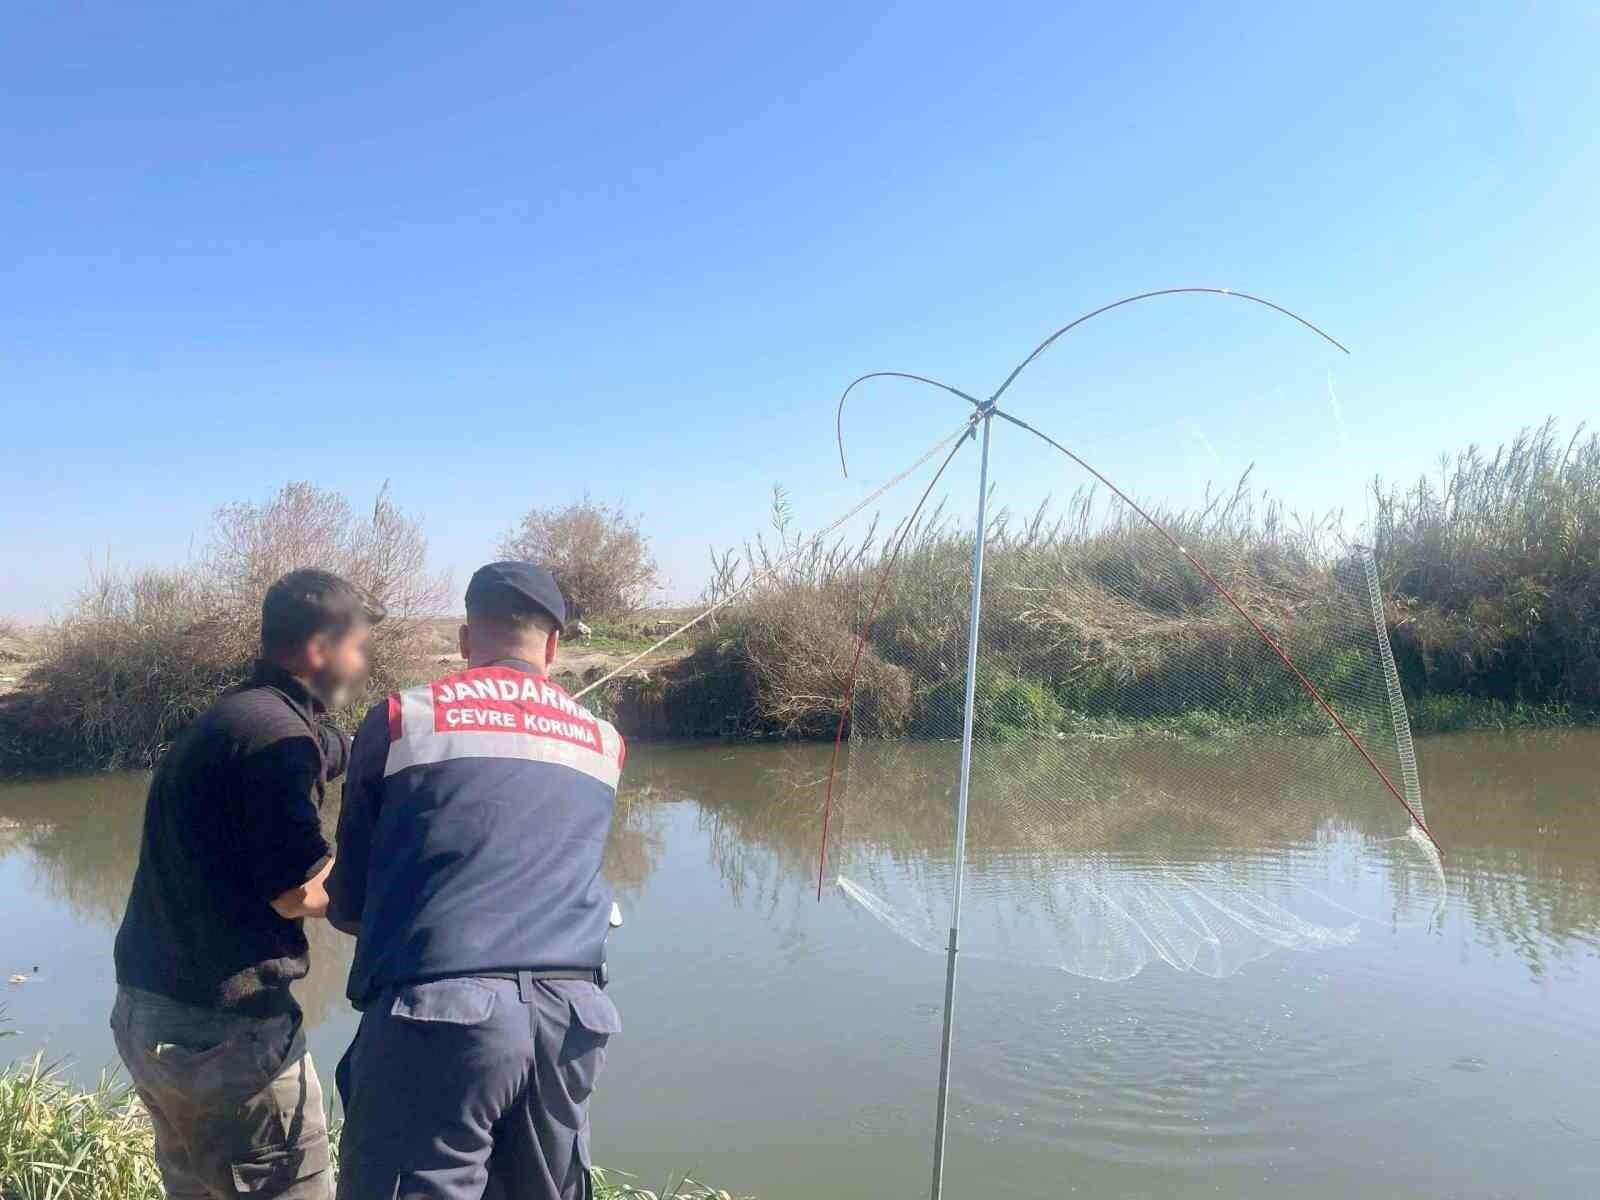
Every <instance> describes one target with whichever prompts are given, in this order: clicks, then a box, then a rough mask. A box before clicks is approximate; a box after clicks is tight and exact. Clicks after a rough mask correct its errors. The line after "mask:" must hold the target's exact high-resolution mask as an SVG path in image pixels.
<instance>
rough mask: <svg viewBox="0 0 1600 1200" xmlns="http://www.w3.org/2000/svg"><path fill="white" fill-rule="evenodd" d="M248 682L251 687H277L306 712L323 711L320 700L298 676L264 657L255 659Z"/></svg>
mask: <svg viewBox="0 0 1600 1200" xmlns="http://www.w3.org/2000/svg"><path fill="white" fill-rule="evenodd" d="M250 683H251V685H252V686H253V687H271V688H277V689H278V691H280V692H282V693H283V694H284V695H285V696H287V697H288V698H289V700H290V701H291V702H292V703H293V704H294V705H295V706H296V707H298V708H303V709H305V710H306V711H307V712H311V713H320V712H322V711H323V704H322V701H321V700H319V699H318V698H317V697H316V696H315V695H314V694H312V691H311V689H310V688H308V687H307V686H306V685H305V684H303V683H301V682H300V680H299V678H298V677H296V676H294V675H291V674H289V672H287V671H285V670H284V669H283V668H282V667H280V666H278V665H277V664H276V663H270V662H268V661H267V660H266V659H264V658H258V659H257V660H256V666H255V670H254V671H253V672H252V673H251V675H250Z"/></svg>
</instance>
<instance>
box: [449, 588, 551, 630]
mask: <svg viewBox="0 0 1600 1200" xmlns="http://www.w3.org/2000/svg"><path fill="white" fill-rule="evenodd" d="M467 620H468V621H469V622H486V623H488V624H491V625H496V626H498V627H499V628H501V629H504V630H506V631H507V632H511V633H516V634H523V633H526V632H527V631H528V630H530V629H535V628H536V629H539V630H540V631H542V632H544V633H550V632H551V631H553V630H554V629H555V627H556V619H555V618H554V617H553V616H551V615H550V614H549V613H547V612H545V610H544V609H543V607H541V606H540V605H538V604H535V603H534V602H533V601H532V600H530V599H528V598H527V597H526V596H524V595H523V594H522V593H521V592H519V591H517V590H516V589H514V588H508V587H490V588H485V589H484V590H483V591H482V592H481V593H479V592H475V593H474V594H473V596H472V601H471V603H469V604H468V605H467Z"/></svg>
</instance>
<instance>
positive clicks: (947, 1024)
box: [932, 402, 994, 1200]
mask: <svg viewBox="0 0 1600 1200" xmlns="http://www.w3.org/2000/svg"><path fill="white" fill-rule="evenodd" d="M993 413H994V405H993V403H992V402H991V403H990V404H989V406H988V407H987V408H985V409H984V410H983V457H982V459H981V461H980V464H979V467H978V527H977V529H976V530H975V531H974V532H973V535H972V611H971V612H970V613H969V614H968V615H967V696H966V704H965V706H964V707H963V708H962V713H961V780H960V785H959V790H958V791H957V800H956V881H955V889H954V891H953V892H952V894H951V898H950V946H949V951H948V953H947V955H946V957H945V968H944V1033H943V1034H942V1035H941V1036H940V1039H939V1110H938V1115H937V1116H936V1118H935V1130H934V1140H933V1193H932V1195H933V1200H940V1197H941V1196H942V1195H943V1192H944V1139H945V1128H946V1126H947V1125H948V1123H949V1116H950V1039H951V1035H952V1033H953V1032H954V1029H955V1018H956V944H957V934H958V932H959V931H960V929H961V876H962V873H963V871H964V869H965V867H966V860H967V791H968V788H969V786H970V784H971V782H972V706H973V697H974V694H975V693H976V690H977V686H978V617H979V613H980V611H981V608H982V604H983V537H984V533H985V532H986V525H985V517H984V507H985V505H986V504H987V502H988V499H989V422H990V421H991V420H992V419H993Z"/></svg>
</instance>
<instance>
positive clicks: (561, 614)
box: [467, 562, 567, 632]
mask: <svg viewBox="0 0 1600 1200" xmlns="http://www.w3.org/2000/svg"><path fill="white" fill-rule="evenodd" d="M507 593H510V594H512V595H516V596H520V597H521V598H522V599H524V600H527V601H530V602H531V603H532V604H534V605H535V606H537V607H538V608H542V609H543V610H544V611H545V612H547V613H549V614H550V616H551V617H553V618H554V619H555V623H556V628H557V629H559V630H561V631H562V632H565V631H566V628H567V602H566V601H565V600H563V599H562V598H561V589H560V588H559V587H557V586H556V577H555V576H554V575H552V574H550V572H549V571H547V570H545V569H544V568H543V567H536V566H534V565H533V564H532V563H529V562H496V563H490V564H489V565H488V566H486V567H479V568H478V569H477V570H476V571H474V572H473V573H472V579H471V581H470V582H469V583H468V584H467V611H468V612H471V611H472V610H473V609H474V608H475V607H477V606H478V605H479V604H480V603H482V602H483V601H486V600H489V599H490V597H492V596H495V595H496V594H499V595H502V596H503V595H506V594H507Z"/></svg>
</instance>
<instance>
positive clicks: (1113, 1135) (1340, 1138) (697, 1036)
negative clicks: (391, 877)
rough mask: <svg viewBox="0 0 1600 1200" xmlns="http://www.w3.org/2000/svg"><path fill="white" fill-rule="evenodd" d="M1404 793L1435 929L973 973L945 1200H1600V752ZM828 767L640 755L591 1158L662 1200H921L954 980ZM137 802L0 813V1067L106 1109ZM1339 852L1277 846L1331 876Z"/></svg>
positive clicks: (966, 982) (326, 966) (54, 798)
mask: <svg viewBox="0 0 1600 1200" xmlns="http://www.w3.org/2000/svg"><path fill="white" fill-rule="evenodd" d="M930 753H932V752H930ZM1418 757H1419V760H1420V766H1421V775H1422V786H1423V791H1424V795H1425V796H1426V797H1427V805H1428V808H1427V812H1428V818H1429V822H1430V824H1431V826H1432V827H1433V829H1434V832H1435V833H1436V834H1437V836H1438V838H1439V840H1440V842H1441V843H1442V844H1443V845H1444V847H1445V850H1446V857H1445V859H1444V870H1445V884H1446V888H1445V892H1444V898H1443V904H1442V907H1441V908H1439V909H1438V910H1437V911H1436V912H1433V913H1431V914H1430V915H1429V917H1428V919H1426V920H1421V921H1413V920H1400V919H1395V920H1391V921H1371V920H1368V921H1364V922H1362V923H1361V926H1360V929H1359V935H1358V936H1354V937H1353V938H1350V939H1348V940H1343V941H1338V942H1335V943H1330V944H1329V945H1327V946H1325V947H1322V948H1318V949H1315V950H1314V951H1312V952H1307V953H1294V952H1279V953H1270V954H1265V955H1262V956H1258V957H1253V958H1251V959H1250V960H1249V961H1244V962H1242V963H1241V964H1240V965H1238V967H1237V969H1236V970H1234V971H1232V973H1229V974H1226V975H1225V977H1222V978H1213V977H1211V976H1210V975H1207V974H1204V973H1201V972H1199V971H1180V970H1175V969H1173V968H1172V967H1170V966H1169V965H1167V964H1166V963H1164V962H1161V961H1153V962H1151V963H1150V964H1149V965H1148V966H1146V967H1145V968H1144V969H1143V970H1142V971H1140V972H1139V973H1137V974H1136V975H1134V976H1133V977H1132V978H1126V979H1122V980H1120V981H1118V982H1099V981H1097V980H1094V979H1085V978H1081V977H1079V976H1076V975H1071V974H1067V973H1064V972H1062V971H1059V970H1051V969H1047V968H1044V967H1040V966H1036V965H1031V964H1030V963H1029V962H1025V961H1008V960H1007V959H1006V957H1005V956H1004V955H996V956H991V957H973V958H971V959H964V960H963V962H964V966H963V974H962V977H961V986H960V991H959V1001H960V1009H959V1019H958V1023H957V1042H956V1046H957V1051H956V1059H955V1070H954V1083H953V1097H952V1119H951V1133H950V1149H949V1157H948V1177H947V1189H948V1194H950V1195H952V1196H984V1197H1024V1196H1027V1197H1032V1196H1058V1195H1082V1196H1086V1197H1157V1196H1159V1197H1198V1196H1230V1197H1261V1198H1263V1200H1264V1198H1267V1197H1271V1198H1274V1200H1277V1198H1279V1197H1283V1196H1286V1195H1293V1196H1296V1197H1300V1198H1311V1200H1324V1198H1329V1200H1331V1198H1333V1197H1341V1198H1342V1197H1348V1196H1352V1195H1366V1196H1383V1197H1452V1198H1456V1197H1485V1198H1488V1197H1545V1196H1550V1197H1566V1196H1578V1195H1595V1194H1600V1083H1597V1082H1596V1079H1597V1075H1600V1021H1597V1018H1600V771H1597V769H1596V767H1597V764H1600V732H1596V731H1572V732H1556V733H1540V734H1521V735H1491V734H1473V735H1457V736H1451V737H1442V738H1434V739H1426V740H1424V741H1422V742H1421V743H1420V744H1419V747H1418ZM943 761H944V760H942V759H941V760H939V761H938V762H937V763H936V764H935V765H936V766H938V767H939V769H940V770H942V769H943V768H942V763H943ZM826 765H827V750H826V748H822V747H815V746H774V745H722V744H714V745H682V746H666V745H663V746H648V745H641V746H638V747H635V749H634V751H633V753H632V754H631V755H630V762H629V770H628V779H627V781H626V785H625V790H624V796H623V802H622V803H621V805H620V809H619V818H618V822H617V825H616V829H615V832H614V836H613V840H612V845H611V847H610V853H609V859H608V865H607V872H608V875H609V877H610V878H611V880H612V883H613V884H614V886H615V888H616V890H617V893H618V896H619V899H620V902H621V904H622V906H623V909H624V911H625V913H626V918H627V919H626V924H625V925H624V927H623V928H622V929H621V930H619V931H617V932H616V933H615V934H614V936H613V939H612V949H611V959H612V967H613V976H614V980H615V982H614V984H613V987H612V993H613V995H614V997H615V998H616V1000H617V1003H618V1006H619V1008H620V1009H621V1010H622V1013H623V1020H624V1024H625V1031H624V1033H623V1034H622V1035H620V1036H619V1037H618V1038H616V1039H615V1040H614V1042H613V1044H612V1049H611V1055H610V1062H609V1064H608V1066H607V1068H606V1072H605V1075H604V1076H603V1078H602V1081H601V1087H600V1090H599V1092H598V1093H597V1096H596V1102H595V1110H594V1118H595V1126H596V1128H595V1148H596V1157H597V1158H598V1159H599V1160H600V1161H602V1162H603V1163H606V1164H608V1165H610V1166H613V1167H618V1168H622V1169H624V1170H626V1171H628V1172H631V1173H634V1174H637V1175H638V1176H640V1177H641V1181H642V1182H643V1183H645V1184H647V1185H650V1186H657V1185H659V1184H660V1183H662V1182H664V1181H665V1180H666V1179H667V1178H668V1177H669V1176H673V1177H675V1176H677V1175H680V1174H683V1173H685V1172H687V1173H690V1174H692V1175H694V1176H695V1177H696V1178H701V1179H704V1180H706V1181H707V1182H710V1183H714V1184H716V1185H718V1186H721V1187H725V1188H729V1189H732V1190H733V1191H734V1192H736V1193H751V1194H755V1195H757V1196H759V1197H761V1198H762V1200H790V1198H793V1200H800V1198H805V1200H814V1198H815V1197H819V1196H917V1195H921V1194H924V1192H925V1189H926V1180H927V1172H928V1161H929V1149H930V1142H931V1124H932V1113H933V1101H934V1085H935V1080H936V1074H937V1042H938V1034H939V1018H940V1003H939V1002H940V997H941V991H942V982H943V972H944V961H943V958H942V957H941V956H939V955H937V954H930V953H926V952H924V951H923V950H919V949H917V948H915V947H914V946H912V945H910V944H909V943H908V942H907V941H906V940H905V939H903V938H901V937H898V936H896V935H895V934H894V933H893V932H891V930H890V929H889V928H887V927H886V926H885V925H884V924H883V923H881V922H880V921H878V920H875V919H874V918H873V917H872V916H871V915H869V914H868V913H867V912H866V911H864V910H863V909H862V908H861V907H860V906H859V905H858V904H856V903H853V902H852V901H851V900H850V899H849V897H848V896H847V895H845V894H844V893H843V892H842V891H841V890H839V889H838V888H835V887H833V886H831V885H830V886H829V888H827V889H826V890H825V892H824V895H823V899H822V901H821V903H818V901H817V898H816V853H817V835H818V810H819V805H818V798H819V787H818V781H819V780H820V779H821V778H822V776H823V775H824V773H825V771H826ZM145 785H146V777H145V776H144V775H141V774H109V775H96V776H89V777H80V778H69V779H53V780H48V781H39V782H16V783H7V784H4V785H0V914H3V915H4V922H3V924H0V974H3V975H4V976H5V977H10V976H12V975H13V974H20V975H22V976H23V977H24V978H25V980H26V982H23V983H20V984H11V985H5V986H0V1004H4V1006H5V1007H6V1009H7V1010H8V1013H9V1018H10V1023H11V1026H12V1028H13V1029H15V1030H16V1031H17V1032H18V1033H19V1034H20V1035H21V1036H19V1037H16V1038H10V1039H6V1040H5V1041H3V1042H0V1054H15V1053H19V1052H20V1053H25V1054H31V1053H32V1052H33V1051H34V1050H35V1049H43V1051H44V1053H45V1054H46V1056H47V1057H50V1058H59V1059H63V1060H65V1061H66V1062H67V1064H68V1065H67V1067H66V1069H67V1070H68V1071H69V1072H70V1073H71V1074H72V1075H74V1076H75V1077H77V1078H79V1079H82V1080H85V1081H87V1080H90V1079H92V1078H93V1077H95V1076H97V1075H98V1074H99V1072H100V1070H101V1069H102V1068H103V1067H105V1066H106V1065H108V1064H110V1063H111V1062H112V1061H113V1058H114V1053H113V1050H112V1047H111V1041H110V1035H109V1032H108V1031H107V1029H106V1026H105V1017H106V1014H107V1012H108V1010H109V1008H110V1004H111V994H112V989H113V982H112V968H111V941H112V936H113V933H114V931H115V927H116V923H117V921H118V919H119V918H120V915H121V909H122V905H123V902H124V899H125V897H126V893H127V888H128V883H129V879H130V877H131V874H132V870H133V866H134V861H135V857H136V854H137V844H138V837H137V832H138V824H139V818H140V813H141V809H142V805H143V799H144V789H145ZM946 815H947V814H946V812H945V810H944V808H943V806H942V805H940V804H935V805H934V806H933V810H932V816H930V817H928V818H927V819H926V820H921V821H919V822H915V823H911V824H909V825H906V826H904V827H902V828H898V829H897V830H896V831H895V841H894V844H893V854H892V857H893V859H894V861H895V863H896V864H897V867H898V868H899V869H901V871H902V872H903V873H906V874H908V875H909V876H911V877H921V876H922V875H923V874H931V875H937V874H938V872H939V871H940V870H942V869H943V867H944V862H943V859H944V858H946V857H947V856H948V847H949V837H948V826H947V820H946ZM1159 816H1160V814H1159V813H1156V814H1154V816H1153V817H1152V818H1151V819H1154V820H1158V821H1159ZM330 817H331V814H330ZM1337 826H1338V821H1337V814H1328V815H1327V818H1326V820H1325V821H1324V822H1322V823H1321V824H1319V823H1318V822H1317V821H1311V822H1309V823H1307V824H1304V825H1303V826H1302V825H1286V826H1285V827H1283V828H1282V829H1281V830H1280V831H1278V833H1277V835H1276V836H1281V837H1282V838H1284V839H1287V840H1289V841H1292V842H1295V843H1296V844H1304V845H1311V844H1314V843H1318V842H1319V841H1322V842H1325V841H1326V840H1327V838H1328V836H1329V830H1330V829H1335V828H1337ZM974 830H975V833H974V836H975V844H974V847H973V854H974V861H975V862H978V863H980V864H981V865H980V867H979V868H977V869H978V871H979V875H980V877H981V879H982V881H983V887H984V888H985V889H987V890H986V893H985V894H988V895H991V896H992V895H993V894H995V892H996V890H997V889H998V890H999V891H1000V892H1001V893H1003V892H1004V884H1005V879H1006V872H1007V871H1008V870H1017V871H1022V870H1032V871H1037V869H1038V863H1037V862H1036V861H1035V862H1032V863H1026V864H1025V863H1023V862H1021V861H1020V859H1019V858H1018V857H1017V856H1015V855H1009V856H1008V855H1003V854H989V855H988V856H987V857H985V846H984V843H983V839H982V836H981V832H982V831H981V827H980V826H978V825H975V827H974ZM924 831H925V832H924ZM1176 836H1178V835H1176V834H1173V833H1171V832H1170V831H1168V833H1167V835H1166V847H1167V853H1172V843H1173V838H1174V837H1176ZM1205 850H1206V858H1207V860H1208V861H1211V862H1214V861H1216V860H1217V859H1218V858H1219V857H1220V858H1221V859H1226V858H1227V857H1228V854H1229V849H1228V846H1227V845H1226V844H1222V845H1218V844H1216V843H1215V839H1213V842H1212V843H1211V844H1208V845H1207V847H1206V848H1205ZM1261 852H1262V848H1261V847H1260V846H1259V845H1243V844H1241V845H1239V846H1238V847H1237V854H1238V855H1239V857H1240V858H1241V859H1243V858H1245V857H1250V856H1256V857H1259V856H1260V855H1261ZM923 868H926V871H924V870H923ZM975 889H976V885H975ZM196 900H197V902H203V898H201V897H197V898H196ZM313 955H314V960H315V961H314V970H313V974H312V976H311V978H310V979H308V980H307V981H306V983H305V985H304V986H303V987H302V988H301V989H300V995H301V999H302V1002H303V1004H304V1005H305V1007H306V1010H307V1013H308V1017H309V1021H310V1023H311V1032H310V1041H311V1046H312V1049H313V1051H314V1053H315V1054H316V1056H317V1057H318V1059H319V1060H320V1062H321V1064H322V1067H323V1070H324V1074H325V1077H331V1074H332V1067H333V1064H334V1062H335V1061H336V1060H337V1058H338V1057H339V1055H340V1053H341V1052H342V1051H343V1048H344V1045H345V1044H346V1042H347V1040H348V1038H349V1036H350V1033H351V1030H352V1028H353V1025H354V1020H353V1017H352V1014H351V1013H350V1011H349V1010H348V1008H347V1006H346V1005H345V1003H344V1001H343V998H342V991H343V982H344V973H345V970H346V968H347V967H348V963H349V957H350V952H349V945H348V943H347V942H346V941H345V940H344V939H343V938H342V937H340V935H338V934H336V933H333V932H332V931H330V930H328V929H326V928H325V927H319V928H318V929H317V930H316V931H315V936H314V938H313Z"/></svg>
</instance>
